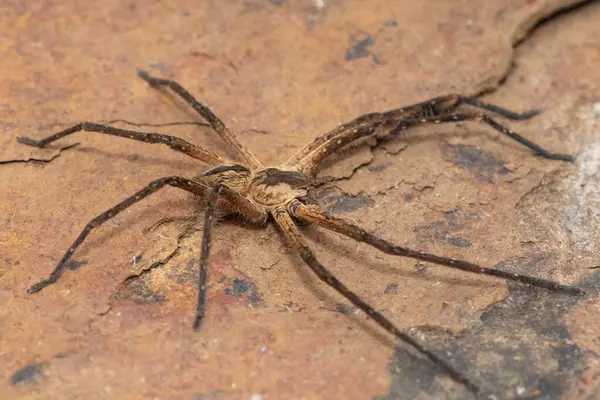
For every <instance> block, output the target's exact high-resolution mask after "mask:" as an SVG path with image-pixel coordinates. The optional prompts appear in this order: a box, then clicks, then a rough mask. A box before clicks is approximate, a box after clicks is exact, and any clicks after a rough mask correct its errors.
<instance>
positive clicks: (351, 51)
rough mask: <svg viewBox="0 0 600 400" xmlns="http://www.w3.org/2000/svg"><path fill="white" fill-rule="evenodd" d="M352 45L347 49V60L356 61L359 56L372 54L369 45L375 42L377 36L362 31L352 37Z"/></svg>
mask: <svg viewBox="0 0 600 400" xmlns="http://www.w3.org/2000/svg"><path fill="white" fill-rule="evenodd" d="M350 42H351V43H352V45H350V47H349V48H348V50H347V51H346V57H345V58H346V61H354V60H358V59H359V58H364V57H369V56H371V55H372V53H371V51H370V50H369V47H371V46H373V45H374V44H375V38H373V36H371V34H370V33H368V32H360V33H358V34H355V35H352V36H351V37H350Z"/></svg>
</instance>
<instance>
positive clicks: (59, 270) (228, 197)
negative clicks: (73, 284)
mask: <svg viewBox="0 0 600 400" xmlns="http://www.w3.org/2000/svg"><path fill="white" fill-rule="evenodd" d="M164 186H173V187H176V188H179V189H183V190H185V191H188V192H191V193H193V194H196V195H199V196H202V197H206V195H207V194H208V193H209V192H210V190H211V187H210V186H209V185H207V184H205V183H202V182H198V181H194V180H191V179H187V178H182V177H180V176H170V177H166V178H160V179H156V180H154V181H152V182H151V183H150V184H149V185H148V186H146V187H145V188H143V189H142V190H140V191H138V192H137V193H135V194H134V195H133V196H130V197H128V198H126V199H125V200H123V201H121V202H120V203H119V204H117V205H116V206H114V207H112V208H110V209H109V210H107V211H105V212H103V213H102V214H100V215H98V216H97V217H95V218H94V219H92V220H91V221H90V222H88V223H87V225H86V226H85V227H84V228H83V231H82V232H81V233H80V234H79V236H78V237H77V239H75V241H74V242H73V244H72V245H71V247H69V249H68V250H67V251H66V253H65V254H64V256H63V257H62V259H61V260H60V261H59V263H58V265H57V266H56V268H55V269H54V271H52V273H51V274H50V276H49V277H48V278H47V279H44V280H42V281H40V282H38V283H36V284H35V285H33V286H32V287H31V288H29V290H28V292H29V293H35V292H37V291H39V290H41V289H43V288H45V287H46V286H48V285H50V284H52V283H54V282H56V281H57V280H58V278H59V277H60V276H61V275H62V274H63V272H64V271H65V269H66V268H67V264H68V262H69V260H70V259H71V256H72V255H73V253H74V252H75V250H76V249H77V248H78V247H79V246H80V245H81V243H83V241H84V240H85V238H86V237H87V236H88V235H89V234H90V232H91V231H92V230H94V229H96V228H97V227H99V226H100V225H102V224H103V223H105V222H106V221H108V220H109V219H111V218H112V217H114V216H115V215H117V214H119V213H120V212H121V211H123V210H125V209H127V208H128V207H130V206H132V205H133V204H135V203H137V202H139V201H141V200H142V199H144V198H146V197H148V196H150V195H151V194H153V193H155V192H156V191H158V190H159V189H161V188H163V187H164ZM220 196H221V198H222V204H220V205H222V206H223V207H224V208H227V209H230V210H232V211H234V210H235V211H242V210H243V211H246V210H247V212H248V214H249V216H248V218H249V219H252V218H253V217H254V219H255V220H257V219H259V220H262V221H266V217H265V216H264V215H263V214H261V215H260V216H259V217H258V218H256V217H257V216H258V214H259V213H258V211H257V210H256V207H255V206H254V205H253V204H252V202H251V201H250V200H248V199H246V198H245V197H243V196H242V195H240V194H238V193H236V192H234V191H233V190H231V189H227V188H223V189H222V190H221V193H220Z"/></svg>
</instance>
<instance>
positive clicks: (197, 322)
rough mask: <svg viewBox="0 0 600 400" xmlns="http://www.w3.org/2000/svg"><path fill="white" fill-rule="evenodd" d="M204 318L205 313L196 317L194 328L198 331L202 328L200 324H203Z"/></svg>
mask: <svg viewBox="0 0 600 400" xmlns="http://www.w3.org/2000/svg"><path fill="white" fill-rule="evenodd" d="M203 319H204V316H203V315H197V316H196V319H195V320H194V325H193V326H192V329H193V330H195V331H196V332H198V331H199V330H200V326H202V320H203Z"/></svg>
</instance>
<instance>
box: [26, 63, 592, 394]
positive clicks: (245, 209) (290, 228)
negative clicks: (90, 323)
mask: <svg viewBox="0 0 600 400" xmlns="http://www.w3.org/2000/svg"><path fill="white" fill-rule="evenodd" d="M139 76H140V77H141V78H142V79H144V80H145V81H146V82H148V83H149V84H150V85H151V86H153V87H157V88H162V87H168V88H170V89H171V90H173V91H174V92H175V93H176V94H177V95H179V96H180V97H181V98H182V99H183V100H185V101H186V102H187V103H188V104H189V105H190V106H192V107H193V108H194V109H195V110H196V111H197V112H198V113H199V114H200V115H201V116H202V117H203V118H204V119H205V120H206V121H208V123H209V125H210V126H211V128H212V129H213V130H214V131H215V132H217V133H218V134H219V135H220V136H221V138H223V139H224V140H225V141H226V142H227V143H228V144H229V145H230V146H231V147H232V148H233V149H234V150H235V151H236V153H237V155H238V156H239V157H241V158H242V159H243V160H244V162H243V164H236V163H234V162H231V161H230V160H227V159H225V158H223V157H221V156H220V155H218V154H216V153H213V152H211V151H209V150H206V149H203V148H201V147H199V146H196V145H194V144H192V143H189V142H186V141H185V140H182V139H180V138H177V137H174V136H169V135H164V134H159V133H146V132H137V131H132V130H125V129H118V128H113V127H111V126H108V125H100V124H95V123H90V122H82V123H80V124H77V125H75V126H73V127H71V128H68V129H65V130H63V131H61V132H58V133H56V134H54V135H52V136H49V137H47V138H45V139H42V140H39V141H37V140H34V139H30V138H25V137H20V138H19V139H18V140H19V142H21V143H23V144H28V145H31V146H37V147H44V146H45V145H47V144H48V143H51V142H53V141H55V140H58V139H61V138H63V137H65V136H67V135H70V134H72V133H75V132H79V131H87V132H98V133H104V134H108V135H114V136H120V137H125V138H129V139H134V140H138V141H142V142H146V143H158V144H165V145H167V146H169V147H170V148H172V149H173V150H176V151H179V152H181V153H184V154H186V155H188V156H190V157H192V158H195V159H197V160H200V161H203V162H205V163H206V164H208V165H209V166H210V167H211V168H210V169H208V170H207V171H205V172H204V173H202V174H201V175H199V176H197V177H195V178H194V179H188V178H183V177H180V176H170V177H166V178H160V179H157V180H155V181H153V182H151V183H150V184H148V186H146V187H145V188H143V189H141V190H140V191H138V192H137V193H135V194H133V195H132V196H130V197H128V198H126V199H125V200H123V201H122V202H121V203H119V204H117V205H116V206H114V207H112V208H110V209H109V210H107V211H105V212H104V213H102V214H100V215H98V216H97V217H96V218H94V219H93V220H91V221H90V222H89V223H88V224H87V225H86V226H85V228H84V229H83V231H82V232H81V234H80V235H79V236H78V237H77V239H75V241H74V242H73V245H72V246H71V247H70V248H69V249H68V250H67V252H66V253H65V254H64V256H63V257H62V259H61V260H60V262H59V263H58V265H57V266H56V268H55V269H54V271H53V272H52V273H51V274H50V276H49V277H48V278H47V279H45V280H43V281H41V282H39V283H37V284H35V285H33V286H32V287H31V288H30V289H29V293H34V292H37V291H39V290H41V289H43V288H44V287H46V286H48V285H50V284H52V283H54V282H56V281H57V280H58V278H59V277H60V276H61V275H62V273H63V272H64V271H65V269H66V267H67V265H68V263H69V260H70V258H71V256H72V255H73V253H74V252H75V250H76V249H77V247H78V246H79V245H81V243H82V242H83V241H84V240H85V238H86V237H87V236H88V235H89V233H90V232H91V231H92V230H93V229H95V228H97V227H98V226H100V225H101V224H103V223H104V222H106V221H107V220H109V219H110V218H112V217H113V216H114V215H116V214H118V213H120V212H121V211H123V210H125V209H126V208H127V207H129V206H131V205H132V204H134V203H136V202H138V201H140V200H142V199H144V198H145V197H148V196H150V195H151V194H152V193H155V192H156V191H158V190H160V189H161V188H162V187H164V186H167V185H168V186H173V187H177V188H180V189H183V190H186V191H188V192H190V193H193V194H196V195H198V196H201V197H202V198H203V199H205V205H206V208H205V219H204V234H203V239H202V251H201V255H200V282H199V288H200V289H199V292H198V303H197V309H196V318H195V320H194V329H199V327H200V324H201V322H202V319H203V317H204V310H205V295H206V289H207V280H208V276H207V270H206V265H207V263H208V259H209V254H210V241H211V232H212V226H213V222H214V215H215V209H217V208H218V209H220V210H222V211H223V212H225V213H226V214H227V213H234V214H239V215H240V216H241V217H243V218H245V219H246V220H248V221H250V222H252V223H255V224H258V225H264V224H265V223H266V222H267V220H268V217H269V215H271V216H272V217H273V220H274V222H275V224H276V225H277V226H278V227H279V229H280V230H281V232H282V233H283V236H284V237H285V238H286V240H287V242H288V243H289V244H290V245H291V247H292V248H294V249H295V250H296V251H297V252H298V254H299V255H300V257H301V258H302V259H303V260H304V261H305V262H306V264H307V265H308V266H309V267H310V268H311V270H312V271H313V272H314V273H315V274H316V275H317V276H318V277H319V278H320V279H321V280H322V281H323V282H325V283H326V284H327V285H329V286H331V287H332V288H334V289H335V290H337V291H338V292H339V293H340V294H342V295H343V296H344V297H345V298H346V299H348V300H349V301H350V302H352V303H353V304H354V305H355V306H356V307H358V308H359V309H361V310H362V311H364V312H365V313H366V314H367V315H368V316H369V317H370V318H371V319H373V320H374V321H375V322H376V323H377V324H378V325H379V326H381V327H382V328H384V329H385V330H386V331H388V332H389V333H391V334H393V335H395V336H396V337H397V338H399V339H400V340H402V341H404V342H406V343H408V344H410V345H411V346H413V347H414V348H415V349H417V350H418V351H419V352H421V353H422V354H424V355H425V356H427V357H428V358H429V359H431V360H432V361H433V362H434V363H435V364H436V365H438V366H440V367H441V368H443V369H444V370H445V371H446V372H447V373H448V374H449V375H450V376H452V378H454V379H455V380H456V381H457V382H460V383H462V384H464V385H466V386H467V387H468V388H469V389H470V390H472V391H473V392H476V393H477V392H480V388H479V386H478V385H477V384H475V383H474V382H473V381H472V380H471V379H470V378H469V377H467V376H466V375H465V374H463V373H462V372H461V371H459V370H458V369H456V368H455V367H453V366H452V364H451V363H450V362H448V361H446V359H444V358H442V357H440V356H438V355H437V354H435V353H433V352H432V351H430V350H428V349H427V347H425V345H424V344H423V343H421V341H419V340H417V339H415V338H413V337H412V336H411V335H409V334H407V333H405V332H402V331H400V330H399V329H398V328H396V326H395V325H394V324H393V323H392V322H391V321H390V320H389V319H388V318H386V317H385V316H384V315H383V314H381V313H379V312H378V311H376V310H375V309H374V308H373V307H372V306H370V305H369V304H367V303H366V302H365V301H364V300H362V299H361V298H360V297H359V296H357V295H356V294H355V293H354V292H352V291H351V290H350V289H349V288H348V287H346V286H345V285H344V284H343V283H342V282H340V281H339V280H338V279H337V278H336V277H335V276H334V275H333V274H331V273H330V272H329V271H328V270H327V269H326V268H325V267H324V266H323V265H322V264H321V263H320V262H319V261H318V260H317V258H316V257H315V254H314V253H313V251H312V250H311V249H310V248H309V247H308V245H307V244H306V242H305V241H304V239H303V238H302V235H301V233H300V231H299V230H298V228H297V226H296V222H304V223H314V224H316V225H319V226H321V227H324V228H326V229H329V230H332V231H335V232H338V233H340V234H342V235H345V236H348V237H350V238H352V239H355V240H357V241H359V242H364V243H366V244H369V245H371V246H373V247H375V248H377V249H379V250H381V251H383V252H385V253H387V254H392V255H398V256H404V257H411V258H415V259H419V260H423V261H428V262H433V263H436V264H440V265H444V266H447V267H451V268H456V269H460V270H463V271H467V272H473V273H479V274H485V275H491V276H496V277H500V278H504V279H510V280H514V281H519V282H523V283H526V284H530V285H534V286H539V287H543V288H547V289H549V290H554V291H562V292H567V293H572V294H582V293H583V290H581V289H579V288H575V287H571V286H564V285H561V284H560V283H557V282H554V281H549V280H545V279H540V278H535V277H531V276H527V275H521V274H516V273H512V272H507V271H502V270H499V269H494V268H486V267H482V266H479V265H476V264H473V263H470V262H467V261H463V260H457V259H452V258H447V257H442V256H437V255H434V254H429V253H425V252H421V251H417V250H412V249H409V248H405V247H401V246H396V245H394V244H392V243H390V242H387V241H385V240H383V239H381V238H379V237H377V236H375V235H373V234H371V233H369V232H367V231H365V230H364V229H362V228H360V227H358V226H356V225H353V224H352V223H350V222H347V221H345V220H343V219H340V218H337V217H334V216H332V215H329V214H327V213H326V212H324V211H321V210H320V209H319V208H318V207H317V206H307V205H305V204H304V200H305V198H306V197H307V193H308V190H309V189H310V188H311V187H313V186H315V184H316V180H315V177H316V174H317V172H318V168H319V166H320V165H321V163H322V161H323V160H325V159H326V158H328V157H329V156H332V155H334V154H336V153H338V152H339V151H340V150H341V149H343V148H345V147H347V146H349V145H352V144H353V143H356V142H357V141H358V140H360V139H364V138H366V137H368V136H370V135H373V134H375V133H376V132H378V131H379V130H381V129H386V130H389V132H390V134H394V133H396V132H399V131H402V130H406V129H409V128H411V127H416V126H421V125H425V124H441V123H448V122H459V121H476V122H481V123H484V124H487V125H489V126H491V127H492V128H494V129H495V130H497V131H499V132H501V133H503V134H505V135H507V136H508V137H510V138H512V139H514V140H516V141H518V142H520V143H521V144H523V145H525V146H526V147H528V148H530V149H531V150H533V151H534V152H535V153H536V154H538V155H539V156H542V157H545V158H548V159H554V160H565V161H572V160H573V157H572V156H570V155H567V154H557V153H551V152H549V151H547V150H544V149H543V148H541V147H540V146H538V145H537V144H535V143H533V142H531V141H529V140H527V139H525V138H524V137H522V136H521V135H519V134H518V133H516V132H514V131H511V130H509V129H507V128H505V127H504V126H502V125H500V124H499V123H497V122H496V121H495V120H493V119H492V118H491V117H489V116H488V115H486V114H484V113H483V112H481V111H476V112H473V111H471V112H469V111H468V110H467V111H462V112H459V111H460V109H461V106H470V107H472V108H478V109H480V110H488V111H491V112H494V113H496V114H498V115H500V116H502V117H504V118H508V119H513V120H521V119H526V118H530V117H532V116H534V115H536V114H537V112H536V111H532V112H527V113H523V114H518V113H514V112H512V111H509V110H506V109H503V108H500V107H497V106H494V105H492V104H487V103H483V102H481V101H479V100H478V99H476V98H473V97H465V96H460V95H448V96H442V97H437V98H434V99H431V100H428V101H425V102H422V103H418V104H414V105H411V106H408V107H403V108H398V109H395V110H391V111H388V112H383V113H372V114H366V115H363V116H360V117H358V118H356V119H354V120H352V121H350V122H348V123H346V124H343V125H341V126H339V127H337V128H335V129H333V130H331V131H329V132H327V133H325V134H324V135H321V136H318V137H317V138H315V139H314V140H313V141H312V142H310V143H309V144H308V145H306V146H305V147H303V148H302V149H300V150H299V151H298V152H297V153H296V154H295V155H294V156H293V157H291V158H290V159H289V160H287V162H286V163H285V164H283V166H279V167H265V166H263V165H262V164H261V163H260V161H259V160H258V159H256V157H254V156H253V155H252V154H251V153H250V152H249V151H248V150H247V149H246V148H245V147H244V146H243V145H242V144H240V143H239V142H238V140H237V138H236V136H235V135H234V134H233V133H231V132H230V131H229V130H228V129H227V128H226V126H225V124H224V123H223V122H222V121H221V120H220V119H219V118H218V117H217V116H216V115H215V114H213V113H212V111H210V110H209V109H208V108H207V107H206V106H204V105H203V104H201V103H200V102H198V101H197V100H196V99H195V98H194V97H193V96H192V95H191V94H190V93H189V92H188V91H186V90H185V89H184V88H183V87H182V86H181V85H179V84H178V83H177V82H175V81H172V80H167V79H159V78H153V77H151V76H149V75H148V74H147V73H146V72H144V71H140V72H139Z"/></svg>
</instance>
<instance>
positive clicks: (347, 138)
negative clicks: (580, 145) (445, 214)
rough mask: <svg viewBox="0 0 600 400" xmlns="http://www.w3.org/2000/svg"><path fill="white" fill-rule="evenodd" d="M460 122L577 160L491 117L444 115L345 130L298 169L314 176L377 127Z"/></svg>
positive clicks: (398, 128)
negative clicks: (327, 161)
mask: <svg viewBox="0 0 600 400" xmlns="http://www.w3.org/2000/svg"><path fill="white" fill-rule="evenodd" d="M382 115H383V114H382ZM461 121H475V122H481V123H484V124H486V125H489V126H491V127H492V128H494V129H495V130H497V131H499V132H501V133H503V134H504V135H506V136H508V137H510V138H511V139H514V140H516V141H517V142H519V143H521V144H523V145H524V146H525V147H528V148H529V149H531V150H533V151H534V152H535V153H536V154H537V155H539V156H541V157H544V158H548V159H552V160H563V161H574V160H575V158H574V157H573V156H572V155H569V154H561V153H552V152H550V151H548V150H545V149H543V148H542V147H540V146H539V145H537V144H536V143H534V142H532V141H530V140H529V139H526V138H525V137H523V136H521V135H519V134H518V133H517V132H515V131H512V130H510V129H508V128H506V127H504V126H503V125H500V124H499V123H498V122H496V121H495V120H493V119H492V118H490V117H488V116H487V115H486V114H483V113H471V114H467V113H464V114H445V115H438V116H430V117H424V118H418V119H416V118H412V119H398V120H394V119H385V118H383V117H381V118H373V120H372V122H371V121H369V122H366V123H363V124H362V125H361V126H359V127H353V128H350V129H346V130H343V131H341V132H339V133H338V134H336V135H335V136H333V137H331V138H330V139H329V140H328V141H326V142H324V143H323V144H322V145H321V146H319V147H317V148H315V149H314V150H313V151H312V152H311V153H310V154H309V155H307V156H306V157H305V158H303V159H302V160H301V161H299V162H298V163H297V164H295V167H296V168H298V169H299V170H300V171H302V172H304V173H305V174H307V175H309V176H312V177H314V176H315V175H316V173H317V170H318V168H319V165H320V164H321V162H322V161H323V160H325V159H326V158H327V157H330V156H331V155H333V154H335V153H336V152H338V151H339V150H340V149H342V148H343V147H345V146H347V145H348V144H350V143H352V142H354V141H355V140H357V139H360V138H362V137H366V136H369V135H371V134H372V133H373V132H374V131H375V129H376V128H378V127H380V126H386V127H389V128H390V129H391V134H395V133H397V132H399V131H403V130H407V129H409V128H413V127H418V126H423V125H428V124H443V123H456V122H461Z"/></svg>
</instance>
